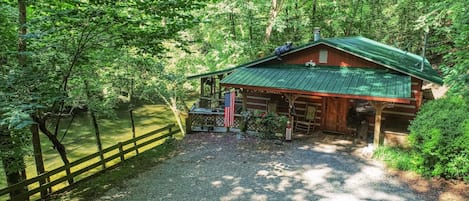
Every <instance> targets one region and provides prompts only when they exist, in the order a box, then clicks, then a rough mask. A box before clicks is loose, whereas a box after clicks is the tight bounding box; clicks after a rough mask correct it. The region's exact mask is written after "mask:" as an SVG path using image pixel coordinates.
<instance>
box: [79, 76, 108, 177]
mask: <svg viewBox="0 0 469 201" xmlns="http://www.w3.org/2000/svg"><path fill="white" fill-rule="evenodd" d="M83 82H84V84H85V92H86V97H87V99H88V102H91V99H92V97H91V92H90V88H89V84H88V81H87V80H84V81H83ZM88 108H90V117H91V124H92V125H93V128H94V134H95V136H96V146H97V147H98V151H99V158H100V159H101V161H104V155H103V144H102V143H101V134H100V133H99V125H98V120H97V118H96V113H95V111H94V108H92V107H89V106H88ZM102 166H103V169H106V164H105V163H103V164H102Z"/></svg>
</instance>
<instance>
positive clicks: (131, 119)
mask: <svg viewBox="0 0 469 201" xmlns="http://www.w3.org/2000/svg"><path fill="white" fill-rule="evenodd" d="M133 111H134V110H133V108H130V109H129V113H130V123H131V124H132V139H135V137H137V135H136V134H135V121H134V114H133ZM134 147H135V153H137V154H138V149H137V141H134Z"/></svg>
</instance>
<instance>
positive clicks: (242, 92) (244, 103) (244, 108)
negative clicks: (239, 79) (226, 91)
mask: <svg viewBox="0 0 469 201" xmlns="http://www.w3.org/2000/svg"><path fill="white" fill-rule="evenodd" d="M241 95H242V96H243V106H242V107H243V112H245V111H246V110H247V108H248V95H247V94H246V89H242V90H241Z"/></svg>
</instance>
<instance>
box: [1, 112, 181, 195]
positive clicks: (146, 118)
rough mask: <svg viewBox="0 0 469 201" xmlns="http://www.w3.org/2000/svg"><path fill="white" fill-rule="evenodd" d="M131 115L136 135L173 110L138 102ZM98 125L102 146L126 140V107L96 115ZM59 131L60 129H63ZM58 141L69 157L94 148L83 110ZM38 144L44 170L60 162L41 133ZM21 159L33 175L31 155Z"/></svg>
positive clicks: (168, 119)
mask: <svg viewBox="0 0 469 201" xmlns="http://www.w3.org/2000/svg"><path fill="white" fill-rule="evenodd" d="M124 108H125V107H124ZM134 118H135V124H136V133H137V136H139V135H143V134H145V133H148V132H150V131H153V130H155V129H158V128H161V127H164V126H165V125H167V124H170V123H174V122H175V120H174V116H173V114H172V113H171V111H169V110H168V109H166V108H165V106H164V105H142V106H140V107H138V108H137V109H135V111H134ZM68 121H69V119H67V120H65V121H63V124H64V125H67V124H68ZM99 126H100V131H101V140H102V143H103V148H106V147H109V146H112V145H114V144H116V143H118V142H121V141H125V140H128V139H130V138H131V137H132V133H131V123H130V117H129V113H128V112H127V109H121V110H119V111H118V112H117V118H115V119H99ZM64 127H65V126H64ZM61 133H63V131H62V132H61ZM60 138H61V136H60ZM60 138H59V139H60ZM62 142H63V144H64V145H65V147H66V150H67V155H68V158H69V160H70V161H75V160H77V159H79V158H82V157H84V156H87V155H89V154H92V153H94V152H97V147H96V139H95V135H94V130H93V128H92V126H91V124H90V119H89V118H88V115H86V114H84V115H81V116H77V117H75V120H74V121H73V124H72V126H71V128H70V130H69V131H68V134H67V135H66V136H65V138H64V139H63V141H62ZM41 144H42V152H43V157H44V163H45V168H46V171H47V170H52V169H54V168H57V167H60V166H62V165H63V163H62V160H60V157H59V155H58V154H57V151H55V150H54V149H53V148H52V145H51V143H50V142H49V140H48V139H47V138H46V137H45V136H44V135H43V134H41ZM25 161H26V165H27V169H26V171H27V176H28V178H31V177H34V176H36V175H37V174H36V169H35V164H34V158H33V157H32V156H27V157H26V158H25ZM111 162H112V161H111ZM90 163H91V161H90ZM0 168H1V167H0ZM0 171H1V172H2V173H1V174H0V188H4V187H6V179H5V175H4V173H3V170H0ZM96 171H98V170H96ZM2 198H3V197H2ZM2 198H0V200H2Z"/></svg>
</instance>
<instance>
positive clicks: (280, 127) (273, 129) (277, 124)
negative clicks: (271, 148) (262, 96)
mask: <svg viewBox="0 0 469 201" xmlns="http://www.w3.org/2000/svg"><path fill="white" fill-rule="evenodd" d="M287 121H288V118H287V117H285V116H282V115H278V114H276V113H266V112H261V113H259V112H258V111H255V112H254V114H253V123H254V124H255V125H256V127H258V128H263V130H262V132H261V137H263V138H267V139H275V138H277V136H276V135H275V134H276V133H283V132H285V128H286V125H287Z"/></svg>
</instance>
